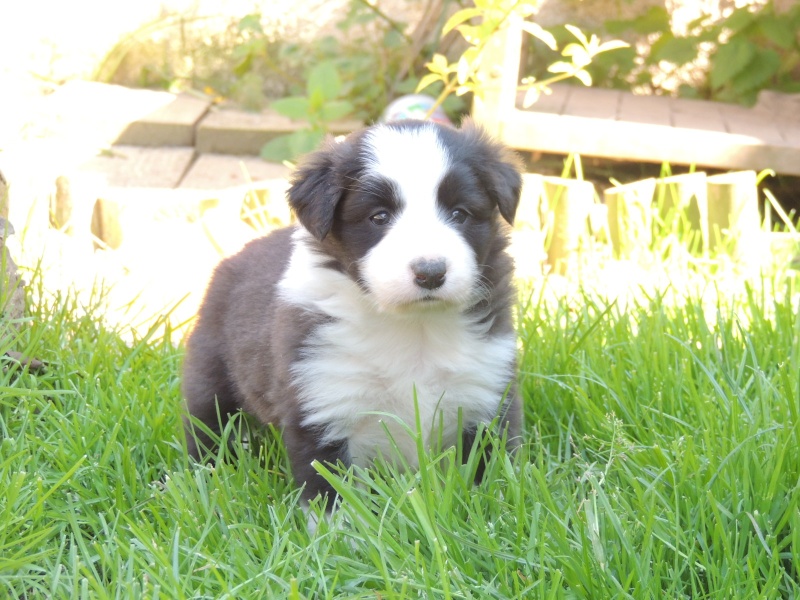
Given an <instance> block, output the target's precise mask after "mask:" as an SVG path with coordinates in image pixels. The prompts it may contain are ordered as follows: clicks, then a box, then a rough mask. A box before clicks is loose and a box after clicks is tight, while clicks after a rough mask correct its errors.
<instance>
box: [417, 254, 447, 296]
mask: <svg viewBox="0 0 800 600" xmlns="http://www.w3.org/2000/svg"><path fill="white" fill-rule="evenodd" d="M411 270H412V271H413V272H414V283H416V284H417V285H418V286H419V287H421V288H424V289H426V290H435V289H437V288H440V287H442V285H443V284H444V280H445V275H446V274H447V264H446V263H445V260H444V259H443V258H436V259H433V260H427V259H424V258H419V259H417V260H415V261H414V262H412V263H411Z"/></svg>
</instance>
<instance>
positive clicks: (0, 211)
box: [0, 171, 9, 219]
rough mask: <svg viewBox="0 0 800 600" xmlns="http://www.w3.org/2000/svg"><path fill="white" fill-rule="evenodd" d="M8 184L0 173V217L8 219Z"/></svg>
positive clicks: (0, 172)
mask: <svg viewBox="0 0 800 600" xmlns="http://www.w3.org/2000/svg"><path fill="white" fill-rule="evenodd" d="M8 208H9V202H8V182H7V181H6V178H5V177H4V176H3V172H2V171H0V217H2V218H4V219H8Z"/></svg>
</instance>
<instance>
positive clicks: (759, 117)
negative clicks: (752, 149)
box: [720, 104, 783, 144]
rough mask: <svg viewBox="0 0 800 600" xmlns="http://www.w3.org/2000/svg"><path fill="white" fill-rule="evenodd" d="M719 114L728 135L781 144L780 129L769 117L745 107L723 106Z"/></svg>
mask: <svg viewBox="0 0 800 600" xmlns="http://www.w3.org/2000/svg"><path fill="white" fill-rule="evenodd" d="M720 113H721V114H722V118H723V120H724V121H725V125H726V129H727V130H728V131H729V132H730V133H735V134H738V135H747V136H751V137H754V138H756V139H759V140H762V141H764V142H769V143H773V144H774V143H781V142H782V141H783V138H782V136H781V132H780V128H779V127H778V125H777V124H776V123H775V122H774V121H772V119H771V118H770V116H769V115H765V114H763V113H760V112H756V111H754V110H752V109H750V108H747V107H745V106H738V105H734V104H723V105H722V106H720Z"/></svg>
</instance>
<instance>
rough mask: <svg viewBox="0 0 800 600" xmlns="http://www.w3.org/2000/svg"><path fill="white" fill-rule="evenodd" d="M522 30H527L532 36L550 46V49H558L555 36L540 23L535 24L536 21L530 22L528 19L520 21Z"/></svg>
mask: <svg viewBox="0 0 800 600" xmlns="http://www.w3.org/2000/svg"><path fill="white" fill-rule="evenodd" d="M522 30H523V31H527V32H528V33H529V34H531V35H532V36H533V37H535V38H536V39H537V40H539V41H540V42H544V44H545V45H546V46H547V47H548V48H550V50H552V51H554V52H555V51H556V50H558V44H557V43H556V38H555V36H554V35H553V34H552V33H550V32H549V31H547V30H546V29H544V28H543V27H542V26H541V25H537V24H536V23H531V22H530V21H523V22H522Z"/></svg>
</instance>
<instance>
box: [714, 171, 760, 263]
mask: <svg viewBox="0 0 800 600" xmlns="http://www.w3.org/2000/svg"><path fill="white" fill-rule="evenodd" d="M708 224H709V231H710V241H711V244H710V246H711V248H712V249H714V250H724V251H727V252H728V253H730V255H731V256H733V257H734V258H736V259H742V258H745V257H746V256H747V255H748V254H750V253H751V252H753V251H755V248H754V247H753V244H755V243H756V242H757V238H758V235H759V232H760V231H761V217H760V215H759V211H758V186H757V185H756V172H755V171H738V172H736V173H725V174H723V175H713V176H712V177H709V178H708Z"/></svg>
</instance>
